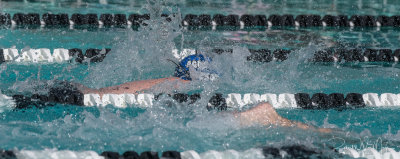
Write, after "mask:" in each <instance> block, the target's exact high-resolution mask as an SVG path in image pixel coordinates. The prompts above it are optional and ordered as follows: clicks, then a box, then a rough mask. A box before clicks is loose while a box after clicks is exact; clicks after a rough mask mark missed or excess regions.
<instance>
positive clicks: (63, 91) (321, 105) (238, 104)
mask: <svg viewBox="0 0 400 159" xmlns="http://www.w3.org/2000/svg"><path fill="white" fill-rule="evenodd" d="M3 96H4V95H3ZM160 97H165V98H162V99H171V100H173V101H175V102H177V103H186V104H188V105H190V104H193V103H195V102H196V101H198V100H199V99H201V96H200V94H185V93H175V94H165V95H163V94H150V93H140V94H104V95H103V96H102V98H100V95H99V94H82V93H81V92H79V91H78V90H76V89H74V88H72V87H67V86H66V87H65V88H61V87H59V88H57V89H55V90H50V92H49V93H48V95H40V94H33V95H31V96H28V95H12V96H11V97H8V96H6V97H5V98H3V99H9V100H12V103H14V106H12V107H13V108H15V109H25V108H31V107H37V108H44V107H49V106H54V105H55V104H67V105H76V106H89V107H92V106H95V107H105V106H108V105H111V106H113V107H116V108H127V107H137V108H144V109H145V108H150V107H152V106H153V105H154V103H155V102H157V101H159V100H160ZM207 98H209V100H208V103H207V105H206V106H205V107H206V108H207V109H208V110H227V109H228V108H234V109H241V108H243V107H245V106H249V105H254V104H257V103H260V102H267V103H270V104H271V105H272V106H273V107H274V108H277V109H279V108H301V109H355V108H365V107H400V94H394V93H382V94H380V95H379V94H377V93H365V94H360V93H347V94H343V93H330V94H325V93H315V94H308V93H295V94H292V93H282V94H273V93H264V94H257V93H246V94H243V95H242V94H238V93H230V94H220V93H216V94H214V95H213V96H211V97H207Z"/></svg>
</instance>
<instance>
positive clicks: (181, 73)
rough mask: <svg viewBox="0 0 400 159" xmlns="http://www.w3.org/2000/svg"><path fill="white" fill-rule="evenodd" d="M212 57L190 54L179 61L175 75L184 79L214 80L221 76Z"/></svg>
mask: <svg viewBox="0 0 400 159" xmlns="http://www.w3.org/2000/svg"><path fill="white" fill-rule="evenodd" d="M212 68H213V65H212V60H211V58H210V57H205V56H204V55H202V54H196V55H190V56H187V57H185V58H184V59H183V60H182V61H180V62H179V64H178V66H177V67H176V69H175V76H176V77H180V78H181V79H184V80H202V81H213V80H215V79H217V78H218V77H219V73H218V72H217V71H215V70H214V69H212Z"/></svg>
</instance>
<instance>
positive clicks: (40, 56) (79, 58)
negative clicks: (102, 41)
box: [0, 48, 111, 64]
mask: <svg viewBox="0 0 400 159" xmlns="http://www.w3.org/2000/svg"><path fill="white" fill-rule="evenodd" d="M110 51H111V49H108V48H105V49H92V48H91V49H86V51H85V54H83V51H82V50H81V49H76V48H74V49H64V48H58V49H54V50H53V51H52V52H51V51H50V49H47V48H41V49H21V50H18V49H15V48H7V49H0V64H1V63H4V62H16V63H63V62H71V61H75V62H77V63H82V62H101V61H103V60H104V58H105V57H106V55H107V54H108V53H109V52H110Z"/></svg>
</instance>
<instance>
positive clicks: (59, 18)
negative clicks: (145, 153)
mask: <svg viewBox="0 0 400 159" xmlns="http://www.w3.org/2000/svg"><path fill="white" fill-rule="evenodd" d="M175 16H177V15H176V14H171V15H167V14H162V15H161V17H164V18H165V20H167V21H171V17H175ZM150 18H151V16H150V15H149V14H130V15H126V14H100V15H97V14H94V13H88V14H79V13H73V14H71V16H69V15H68V14H64V13H60V14H50V13H45V14H43V15H40V14H38V13H15V14H13V15H12V16H11V15H10V14H8V13H3V14H0V26H31V27H32V26H42V27H43V26H74V25H75V26H83V25H86V26H96V27H110V26H115V27H121V26H123V27H131V26H141V25H147V24H146V22H145V21H146V20H149V19H150ZM182 19H183V20H182V22H181V24H182V25H183V26H193V27H212V28H213V29H215V28H214V27H217V26H232V27H239V28H241V29H243V28H245V27H254V26H261V27H272V26H291V27H388V26H390V27H399V26H400V15H393V16H386V15H379V16H372V15H351V16H348V15H324V16H321V15H304V14H302V15H297V16H296V15H291V14H285V15H277V14H272V15H269V16H266V15H250V14H243V15H235V14H229V15H223V14H214V15H210V14H199V15H196V14H187V15H185V16H182ZM34 28H35V27H34Z"/></svg>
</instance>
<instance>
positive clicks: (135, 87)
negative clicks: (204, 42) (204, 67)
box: [82, 77, 186, 95]
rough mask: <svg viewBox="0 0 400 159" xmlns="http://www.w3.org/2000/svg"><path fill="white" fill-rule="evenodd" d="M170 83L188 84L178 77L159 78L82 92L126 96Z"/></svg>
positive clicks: (87, 89)
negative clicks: (126, 94) (125, 94)
mask: <svg viewBox="0 0 400 159" xmlns="http://www.w3.org/2000/svg"><path fill="white" fill-rule="evenodd" d="M170 81H180V82H186V81H185V80H182V79H180V78H178V77H167V78H159V79H149V80H141V81H133V82H127V83H124V84H120V85H117V86H111V87H105V88H100V89H90V88H85V89H83V90H82V92H83V93H84V94H88V93H94V94H101V95H102V94H124V93H132V94H136V93H139V92H142V91H144V90H147V89H150V88H152V87H153V86H155V85H158V84H161V83H163V82H170Z"/></svg>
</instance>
